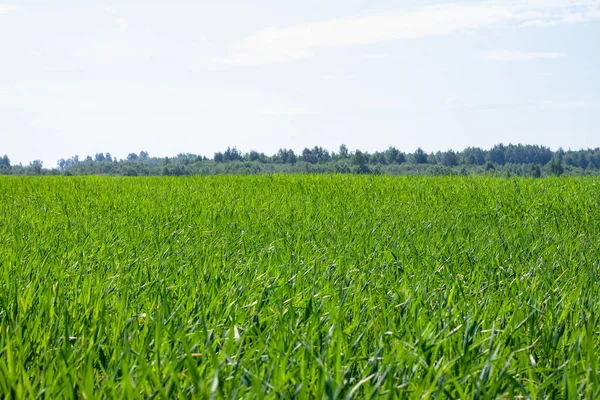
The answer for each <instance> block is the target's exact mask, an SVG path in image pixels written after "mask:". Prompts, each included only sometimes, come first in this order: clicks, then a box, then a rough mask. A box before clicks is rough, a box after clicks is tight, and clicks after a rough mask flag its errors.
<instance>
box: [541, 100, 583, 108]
mask: <svg viewBox="0 0 600 400" xmlns="http://www.w3.org/2000/svg"><path fill="white" fill-rule="evenodd" d="M593 107H594V104H593V103H590V102H589V101H544V102H543V103H542V104H541V108H543V109H552V110H585V109H589V108H593Z"/></svg>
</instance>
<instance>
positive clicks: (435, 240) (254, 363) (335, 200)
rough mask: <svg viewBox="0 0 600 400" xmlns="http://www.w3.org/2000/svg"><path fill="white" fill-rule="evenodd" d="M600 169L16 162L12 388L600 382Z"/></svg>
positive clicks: (516, 387) (10, 260) (5, 339)
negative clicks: (105, 173) (41, 169)
mask: <svg viewBox="0 0 600 400" xmlns="http://www.w3.org/2000/svg"><path fill="white" fill-rule="evenodd" d="M599 294H600V181H599V180H598V179H597V178H544V179H533V178H491V177H381V176H349V175H323V176H314V175H288V176H278V175H275V176H247V177H240V176H215V177H189V178H174V177H157V178H125V177H123V178H114V177H113V178H111V177H85V178H83V177H29V178H25V177H0V397H2V398H8V399H22V398H48V399H58V398H66V399H69V398H73V399H75V398H77V399H79V398H83V399H92V398H231V399H233V398H319V399H320V398H331V399H352V398H451V399H457V398H463V399H468V398H480V399H497V398H513V397H521V398H540V399H541V398H577V397H585V398H595V397H598V396H599V395H600V370H599V366H598V363H599V357H600V351H599V350H600V347H599V344H600V343H599V342H600V321H599V318H600V298H599Z"/></svg>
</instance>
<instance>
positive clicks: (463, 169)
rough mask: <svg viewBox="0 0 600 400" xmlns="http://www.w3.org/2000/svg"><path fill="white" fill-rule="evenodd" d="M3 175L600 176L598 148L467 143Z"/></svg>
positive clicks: (101, 160) (189, 158)
mask: <svg viewBox="0 0 600 400" xmlns="http://www.w3.org/2000/svg"><path fill="white" fill-rule="evenodd" d="M0 173H1V174H12V175H42V174H44V175H59V174H63V175H122V176H142V175H175V176H179V175H215V174H260V173H267V174H273V173H315V174H319V173H357V174H389V175H417V174H418V175H423V174H426V175H479V174H486V175H500V176H512V175H516V176H531V177H542V176H551V175H557V176H559V175H599V174H600V148H595V149H585V150H568V151H565V150H563V149H558V150H556V151H552V150H550V149H549V148H547V147H544V146H537V145H522V144H516V145H514V144H509V145H504V144H497V145H495V146H493V147H492V148H490V149H482V148H479V147H468V148H466V149H464V150H462V151H455V150H447V151H438V152H435V153H429V154H428V153H427V152H425V150H423V149H422V148H417V149H416V150H415V151H414V152H412V153H404V152H402V151H400V150H399V149H397V148H396V147H394V146H389V147H388V148H387V149H386V150H384V151H376V152H373V153H369V152H366V151H362V150H358V149H357V150H355V151H350V150H349V149H348V147H347V146H346V145H344V144H342V145H341V146H339V149H338V150H337V152H330V151H329V150H327V149H325V148H323V147H321V146H314V147H312V148H309V147H306V148H304V149H303V150H302V151H301V152H300V153H298V154H297V153H295V152H294V150H292V149H287V148H281V149H279V150H278V151H277V152H276V153H275V154H273V155H266V154H265V153H261V152H258V151H256V150H250V151H249V152H247V153H242V152H241V151H239V150H238V149H237V148H236V147H228V148H227V149H226V150H225V151H223V152H217V153H214V155H213V157H212V158H207V157H205V156H201V155H197V154H193V153H180V154H178V155H177V156H176V157H151V156H150V155H149V154H148V152H146V151H140V152H139V153H129V154H128V155H127V156H126V158H125V159H117V158H115V157H113V156H112V155H111V153H108V152H106V153H96V154H95V155H94V156H91V155H88V156H85V157H83V158H80V157H79V156H78V155H75V156H73V157H70V158H67V159H62V158H61V159H60V160H58V162H57V168H54V169H48V168H44V167H43V164H42V162H41V161H40V160H35V161H33V162H31V163H30V164H29V165H27V166H22V165H12V164H11V162H10V159H9V158H8V156H6V155H5V156H3V157H0Z"/></svg>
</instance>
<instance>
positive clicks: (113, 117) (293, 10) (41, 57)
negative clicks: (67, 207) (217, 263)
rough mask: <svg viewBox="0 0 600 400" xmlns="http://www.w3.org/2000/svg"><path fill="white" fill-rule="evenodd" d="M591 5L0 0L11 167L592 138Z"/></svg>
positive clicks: (594, 29) (595, 65)
mask: <svg viewBox="0 0 600 400" xmlns="http://www.w3.org/2000/svg"><path fill="white" fill-rule="evenodd" d="M598 71H600V0H502V1H493V0H492V1H479V0H472V1H463V2H460V1H459V2H445V1H444V0H420V1H414V0H402V1H391V0H369V1H367V0H302V1H281V0H252V1H249V0H244V1H242V0H220V1H218V2H217V1H212V0H211V1H207V0H196V1H191V0H169V1H166V0H163V1H155V0H144V1H142V0H119V1H115V0H113V1H105V0H95V1H90V0H76V1H75V0H52V1H48V0H12V1H11V0H0V155H3V154H7V155H8V156H9V158H10V159H11V162H12V163H13V164H16V163H19V162H21V163H23V164H28V163H29V162H30V161H32V160H34V159H40V160H42V161H43V162H44V166H45V167H55V166H56V162H57V160H58V159H60V158H69V157H71V156H74V155H79V157H80V158H83V157H85V156H86V155H92V156H93V155H94V154H96V153H98V152H110V153H111V154H112V156H113V157H118V158H125V157H126V156H127V154H129V153H131V152H135V153H139V152H140V151H142V150H144V151H147V152H148V153H150V155H151V156H174V155H177V154H179V153H193V154H201V155H205V156H208V157H212V156H213V154H214V153H215V152H217V151H223V150H225V149H226V148H227V147H228V146H232V147H233V146H236V147H237V148H238V149H239V150H241V151H243V152H246V151H249V150H256V151H259V152H265V153H266V154H273V153H275V152H276V151H277V150H278V149H279V148H292V149H294V150H295V151H301V150H302V149H303V148H304V147H314V146H315V145H319V146H323V147H325V148H327V149H329V150H332V151H335V150H337V149H338V148H339V146H340V144H342V143H344V144H346V145H347V147H348V148H350V149H351V150H354V149H361V150H366V151H376V150H384V149H386V148H387V147H388V146H390V145H392V146H395V147H397V148H399V149H401V150H402V151H405V152H412V151H414V150H415V149H416V148H417V147H422V148H423V149H425V150H426V151H427V152H431V151H437V150H448V149H454V150H461V149H463V148H465V147H468V146H480V147H484V148H489V147H491V146H493V145H494V144H497V143H501V142H502V143H505V144H508V143H523V144H539V145H545V146H548V147H550V148H552V149H557V148H559V147H563V148H565V149H568V148H572V149H580V148H588V147H591V148H595V147H598V146H600V74H599V73H598Z"/></svg>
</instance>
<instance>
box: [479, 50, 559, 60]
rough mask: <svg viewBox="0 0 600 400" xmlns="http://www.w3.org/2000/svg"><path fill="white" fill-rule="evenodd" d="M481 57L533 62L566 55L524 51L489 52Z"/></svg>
mask: <svg viewBox="0 0 600 400" xmlns="http://www.w3.org/2000/svg"><path fill="white" fill-rule="evenodd" d="M481 56H482V57H483V58H485V59H487V60H493V61H533V60H540V59H552V58H561V57H564V56H565V55H564V54H562V53H540V52H537V53H536V52H523V51H509V50H502V51H487V52H485V53H482V54H481Z"/></svg>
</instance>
